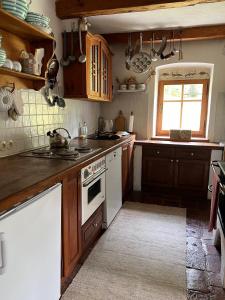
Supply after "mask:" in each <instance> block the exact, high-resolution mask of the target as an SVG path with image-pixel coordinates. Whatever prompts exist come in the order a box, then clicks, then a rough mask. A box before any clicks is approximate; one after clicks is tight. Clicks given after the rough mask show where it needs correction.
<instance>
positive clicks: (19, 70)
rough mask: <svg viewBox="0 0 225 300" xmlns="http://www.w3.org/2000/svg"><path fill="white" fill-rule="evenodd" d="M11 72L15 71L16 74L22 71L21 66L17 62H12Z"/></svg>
mask: <svg viewBox="0 0 225 300" xmlns="http://www.w3.org/2000/svg"><path fill="white" fill-rule="evenodd" d="M13 70H15V71H17V72H21V71H22V65H21V63H20V62H19V61H13Z"/></svg>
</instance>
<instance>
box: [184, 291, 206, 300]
mask: <svg viewBox="0 0 225 300" xmlns="http://www.w3.org/2000/svg"><path fill="white" fill-rule="evenodd" d="M209 297H210V296H209V294H204V293H199V292H196V291H191V290H188V292H187V300H210V298H209Z"/></svg>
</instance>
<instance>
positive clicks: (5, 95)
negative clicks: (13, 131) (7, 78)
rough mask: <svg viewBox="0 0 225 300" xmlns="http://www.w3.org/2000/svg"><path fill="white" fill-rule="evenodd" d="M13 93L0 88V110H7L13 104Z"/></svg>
mask: <svg viewBox="0 0 225 300" xmlns="http://www.w3.org/2000/svg"><path fill="white" fill-rule="evenodd" d="M13 101H14V95H13V94H12V93H11V92H10V91H8V90H7V89H5V88H1V89H0V111H8V110H9V109H10V108H11V107H12V104H13Z"/></svg>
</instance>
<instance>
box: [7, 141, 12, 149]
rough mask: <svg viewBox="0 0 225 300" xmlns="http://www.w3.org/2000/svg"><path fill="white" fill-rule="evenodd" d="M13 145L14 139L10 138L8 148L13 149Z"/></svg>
mask: <svg viewBox="0 0 225 300" xmlns="http://www.w3.org/2000/svg"><path fill="white" fill-rule="evenodd" d="M13 146H14V142H13V140H9V141H8V145H7V148H8V149H12V148H13Z"/></svg>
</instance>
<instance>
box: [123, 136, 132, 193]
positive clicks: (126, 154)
mask: <svg viewBox="0 0 225 300" xmlns="http://www.w3.org/2000/svg"><path fill="white" fill-rule="evenodd" d="M133 150H134V141H133V140H132V141H130V142H128V143H126V144H124V145H123V146H122V195H123V197H125V196H126V195H127V193H128V192H129V191H131V190H132V188H133Z"/></svg>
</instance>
